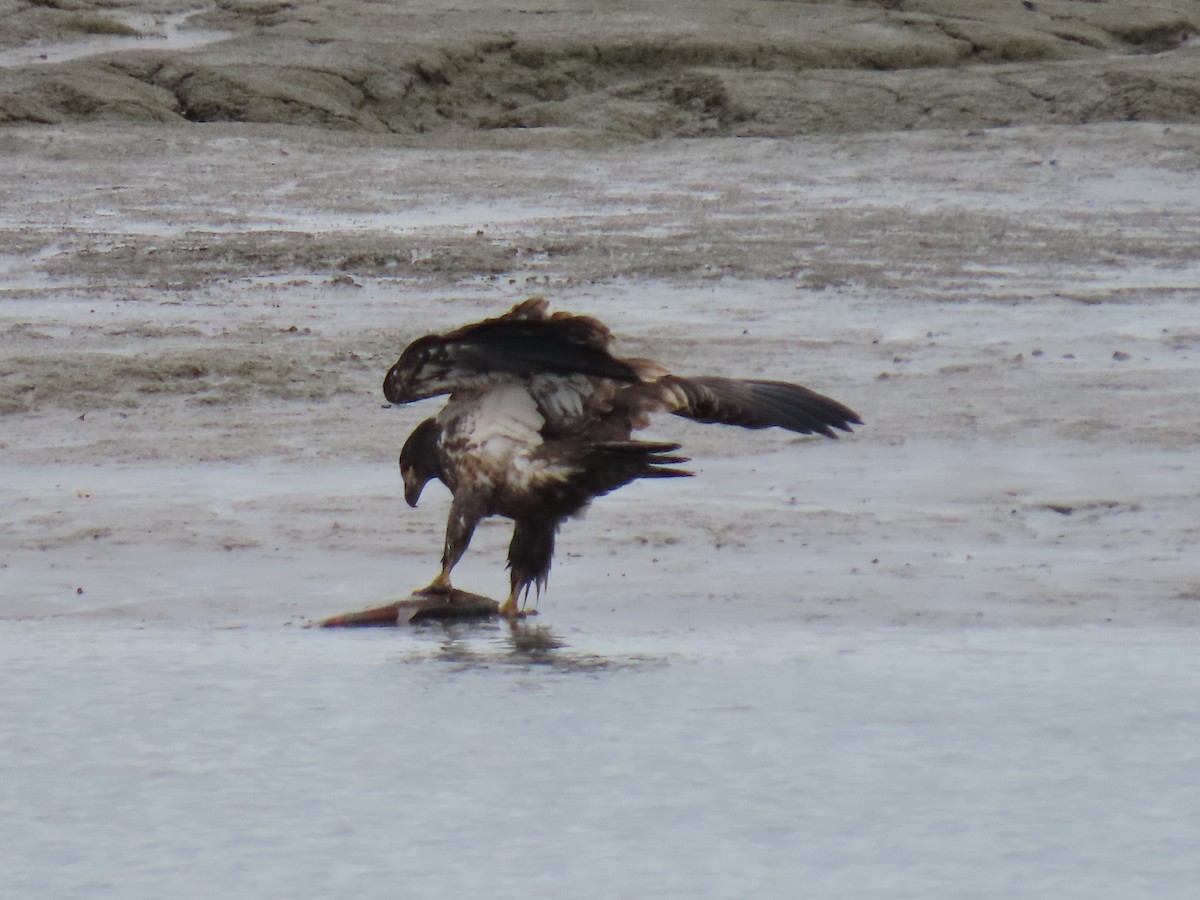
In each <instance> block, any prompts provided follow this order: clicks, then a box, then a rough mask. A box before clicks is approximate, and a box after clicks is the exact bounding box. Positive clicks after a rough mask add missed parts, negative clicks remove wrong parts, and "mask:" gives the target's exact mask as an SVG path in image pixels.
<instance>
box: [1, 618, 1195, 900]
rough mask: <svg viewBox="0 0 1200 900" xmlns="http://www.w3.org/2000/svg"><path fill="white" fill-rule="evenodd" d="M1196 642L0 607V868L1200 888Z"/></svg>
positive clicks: (69, 884) (534, 881) (502, 879)
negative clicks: (344, 622) (307, 623)
mask: <svg viewBox="0 0 1200 900" xmlns="http://www.w3.org/2000/svg"><path fill="white" fill-rule="evenodd" d="M1194 644H1195V634H1194V632H1192V631H1189V630H1183V631H1171V630H1167V629H1158V628H1140V629H1135V630H1124V629H1105V628H1062V629H1044V630H1042V629H997V630H990V629H979V630H966V631H963V630H953V631H950V630H946V631H941V630H927V631H920V630H913V629H892V630H889V629H874V630H855V629H842V628H839V629H811V628H800V627H793V628H782V629H781V628H775V629H768V628H764V627H761V626H745V627H742V626H736V625H735V626H733V627H731V628H730V629H728V630H727V631H689V632H684V633H671V632H662V633H657V634H637V635H634V634H629V633H626V632H625V631H623V630H622V629H620V628H617V627H613V626H608V627H602V626H597V627H594V628H592V627H585V628H579V629H576V630H573V631H572V632H570V633H568V634H561V633H557V632H556V631H554V630H553V629H552V628H550V627H549V626H546V625H529V626H524V627H523V628H522V629H520V630H519V631H518V632H517V633H516V634H510V633H509V632H508V630H507V629H506V628H501V627H499V626H481V627H476V628H458V629H450V630H446V629H442V628H430V629H427V630H423V631H419V632H417V633H415V634H413V633H408V632H404V631H394V630H381V631H367V632H337V633H334V632H322V631H299V630H293V629H288V628H280V629H265V628H250V629H242V630H224V631H223V630H207V629H198V628H194V627H181V626H178V625H174V626H165V625H164V626H153V627H148V628H138V627H134V626H132V625H130V624H129V623H128V622H121V623H112V622H96V623H89V622H83V621H75V622H68V621H64V620H44V621H40V622H13V621H8V622H0V678H2V679H3V683H4V685H5V691H4V692H3V695H2V696H0V721H3V722H4V723H5V728H4V729H3V731H2V732H0V848H2V850H0V861H2V862H3V865H2V866H0V868H2V869H3V870H4V872H5V875H4V882H5V885H6V888H7V889H9V890H11V891H12V892H13V896H38V897H42V898H56V897H84V896H88V897H92V896H97V895H98V893H109V894H112V895H119V896H121V897H125V898H139V897H147V898H149V897H155V898H157V897H162V896H172V897H211V896H214V895H219V894H221V893H229V894H232V895H239V896H255V897H291V898H295V897H329V896H349V895H353V896H357V897H376V896H378V897H392V896H397V895H398V894H403V895H408V896H447V897H483V896H487V897H499V898H504V897H528V896H570V897H616V896H639V897H681V898H682V897H732V896H756V897H767V896H800V895H806V896H819V897H855V898H863V897H888V898H896V897H914V898H916V897H921V898H928V897H955V898H962V897H997V898H1000V897H1003V898H1011V897H1018V896H1019V897H1033V896H1045V897H1056V898H1063V897H1088V898H1103V897H1112V898H1127V897H1131V896H1154V897H1158V898H1163V897H1180V898H1182V897H1185V896H1190V895H1191V891H1192V888H1193V887H1194V885H1195V883H1196V879H1197V876H1200V857H1198V856H1197V854H1196V852H1195V846H1196V838H1197V837H1198V836H1200V785H1198V783H1197V781H1196V778H1195V773H1196V771H1197V765H1198V764H1200V712H1198V710H1197V706H1196V703H1195V698H1196V696H1198V695H1200V670H1198V669H1197V667H1196V666H1195V664H1194V660H1195V652H1194Z"/></svg>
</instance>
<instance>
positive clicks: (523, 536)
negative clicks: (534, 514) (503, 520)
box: [500, 519, 558, 618]
mask: <svg viewBox="0 0 1200 900" xmlns="http://www.w3.org/2000/svg"><path fill="white" fill-rule="evenodd" d="M557 531H558V520H557V519H517V520H516V521H515V522H514V523H513V536H512V541H511V542H510V543H509V545H508V569H509V584H510V585H511V587H510V589H509V592H508V599H507V600H505V601H504V604H503V605H502V606H501V607H500V615H502V616H508V617H509V618H515V617H517V616H519V615H522V613H521V611H520V610H519V608H518V605H517V601H518V600H519V599H520V598H521V597H522V596H524V597H528V596H529V589H530V587H532V586H534V585H536V586H537V590H538V593H539V594H540V593H541V592H542V589H543V588H545V586H546V581H547V579H549V577H550V562H551V560H552V559H553V557H554V535H555V533H556V532H557Z"/></svg>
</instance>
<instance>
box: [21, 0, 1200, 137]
mask: <svg viewBox="0 0 1200 900" xmlns="http://www.w3.org/2000/svg"><path fill="white" fill-rule="evenodd" d="M6 6H7V7H9V8H8V9H5V8H4V7H6ZM68 6H69V8H66V7H68ZM61 7H62V8H60V5H59V4H53V5H50V4H43V5H33V6H29V5H19V4H16V3H15V2H12V0H0V15H2V16H3V18H4V21H5V22H6V26H5V29H6V31H5V36H4V40H5V42H6V43H7V44H8V45H10V46H13V45H16V46H22V45H28V44H29V43H31V42H35V41H38V40H41V41H59V42H61V41H68V40H70V39H71V36H72V34H75V35H80V34H81V28H85V27H86V28H91V29H93V32H94V30H96V29H101V30H102V28H103V26H101V25H99V24H97V21H98V20H107V21H110V22H113V23H115V24H114V27H117V26H119V25H120V23H121V21H123V20H122V16H126V17H128V16H129V15H130V14H132V13H134V12H139V11H146V10H153V11H155V12H163V11H173V10H172V8H171V6H170V5H169V4H146V3H117V2H105V3H103V4H93V3H89V2H87V0H71V2H70V3H69V4H67V3H64V4H62V5H61ZM176 8H177V7H176ZM81 16H87V17H90V18H88V19H86V20H85V19H81ZM131 21H132V20H131ZM81 22H85V23H90V24H86V25H81ZM189 24H192V25H196V26H204V27H207V28H212V29H222V30H224V31H225V32H227V33H228V35H229V36H228V38H227V39H225V40H221V41H218V42H214V43H210V44H208V45H206V46H203V47H199V48H195V49H191V50H189V51H186V52H179V51H155V50H139V49H137V42H136V39H130V45H131V46H130V49H129V50H128V51H120V52H108V53H105V54H101V55H97V56H88V57H82V58H78V59H73V60H69V61H66V62H62V63H58V64H51V65H26V66H17V67H13V66H10V67H7V68H0V122H5V121H7V122H30V123H65V122H71V121H81V120H88V121H90V120H97V119H106V120H111V119H119V120H126V121H138V122H176V123H183V122H188V121H191V122H258V123H271V124H287V125H305V126H312V127H317V128H326V129H339V130H351V131H365V132H372V133H394V134H406V135H418V134H425V135H433V136H434V137H435V138H437V137H438V136H441V137H443V138H446V137H449V138H453V139H455V140H461V134H462V132H481V133H488V132H507V131H512V130H514V129H537V130H539V131H540V132H541V136H542V138H543V139H548V140H555V141H563V140H569V141H572V142H575V143H578V142H581V141H582V142H588V141H590V142H595V141H611V140H613V139H619V140H628V139H638V138H648V137H663V136H698V135H756V136H783V135H795V134H803V133H813V132H830V131H832V132H863V131H875V130H885V129H907V128H925V127H987V126H996V125H1015V124H1033V123H1045V124H1074V123H1079V122H1095V121H1126V120H1145V121H1166V122H1194V121H1198V120H1200V83H1198V81H1197V79H1196V78H1195V71H1196V68H1197V65H1198V63H1197V56H1196V52H1195V51H1194V50H1193V49H1192V46H1191V44H1192V42H1191V41H1190V39H1191V38H1192V37H1193V36H1194V35H1195V34H1196V33H1197V31H1198V30H1200V2H1196V0H1159V2H1126V0H1117V2H1108V3H1086V2H1070V0H1049V2H1040V0H1039V2H1028V3H1015V2H1014V3H993V2H987V0H925V2H920V0H913V2H903V0H895V2H848V0H846V2H828V3H791V2H774V3H764V2H752V0H734V2H729V3H721V4H714V3H705V2H699V0H682V2H677V3H671V4H667V5H661V6H659V5H656V6H653V7H647V6H646V4H641V3H633V2H628V3H616V4H606V5H605V6H604V8H603V10H598V9H597V8H596V7H595V6H594V5H593V4H590V3H584V2H582V0H560V2H555V3H549V4H545V5H543V6H540V7H538V8H537V9H525V10H518V9H497V8H494V7H493V6H491V5H489V4H480V5H478V6H474V7H473V6H463V5H460V4H452V3H449V2H448V0H446V2H441V0H435V2H427V3H417V4H409V3H406V4H380V3H368V2H345V0H336V2H335V0H326V2H311V3H303V4H291V3H283V2H271V0H268V2H256V0H249V2H245V0H223V2H219V3H217V4H216V5H215V6H210V7H208V8H206V9H204V10H203V11H201V12H200V13H199V14H197V15H195V16H193V17H191V19H190V20H189ZM83 33H86V32H83Z"/></svg>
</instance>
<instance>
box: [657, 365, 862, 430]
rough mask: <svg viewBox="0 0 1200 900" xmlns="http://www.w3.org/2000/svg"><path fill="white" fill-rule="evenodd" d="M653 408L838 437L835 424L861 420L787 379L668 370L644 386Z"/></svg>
mask: <svg viewBox="0 0 1200 900" xmlns="http://www.w3.org/2000/svg"><path fill="white" fill-rule="evenodd" d="M645 391H646V395H647V400H648V402H649V404H650V411H655V407H657V410H661V411H663V412H671V413H674V414H675V415H677V416H682V417H684V418H685V419H691V420H692V421H694V422H715V423H719V424H722V425H740V426H741V427H742V428H772V427H776V428H786V429H787V430H788V431H795V432H799V433H800V434H823V435H825V436H826V437H831V438H836V437H837V434H835V433H834V431H833V429H835V428H837V429H840V430H842V431H851V430H852V429H851V427H850V426H851V425H861V424H862V420H861V419H859V417H858V413H856V412H854V410H852V409H850V408H849V407H847V406H843V405H842V404H841V403H838V402H837V401H836V400H833V399H831V398H829V397H826V396H824V395H823V394H818V393H817V392H816V391H811V390H809V389H808V388H806V387H801V386H800V385H798V384H789V383H788V382H786V381H751V380H743V379H739V378H716V377H703V378H683V377H680V376H678V375H666V376H664V377H662V378H659V379H658V380H657V381H655V382H654V383H653V384H649V385H646V386H645Z"/></svg>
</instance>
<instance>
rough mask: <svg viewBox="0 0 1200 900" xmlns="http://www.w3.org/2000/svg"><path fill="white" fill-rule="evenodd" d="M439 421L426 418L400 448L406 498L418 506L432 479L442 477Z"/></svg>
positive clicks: (401, 472)
mask: <svg viewBox="0 0 1200 900" xmlns="http://www.w3.org/2000/svg"><path fill="white" fill-rule="evenodd" d="M438 437H439V429H438V424H437V421H436V420H434V419H426V420H425V421H424V422H422V423H421V424H420V425H418V426H417V427H416V429H415V430H414V431H413V433H412V434H410V435H409V436H408V440H407V441H405V442H404V446H403V447H402V448H401V449H400V475H401V477H403V478H404V499H405V500H406V501H407V502H408V505H409V506H416V505H417V501H418V500H420V499H421V492H422V491H423V490H425V485H427V484H428V483H429V482H430V481H431V480H432V479H434V478H437V479H438V480H443V479H442V461H441V456H440V455H439V454H438Z"/></svg>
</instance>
